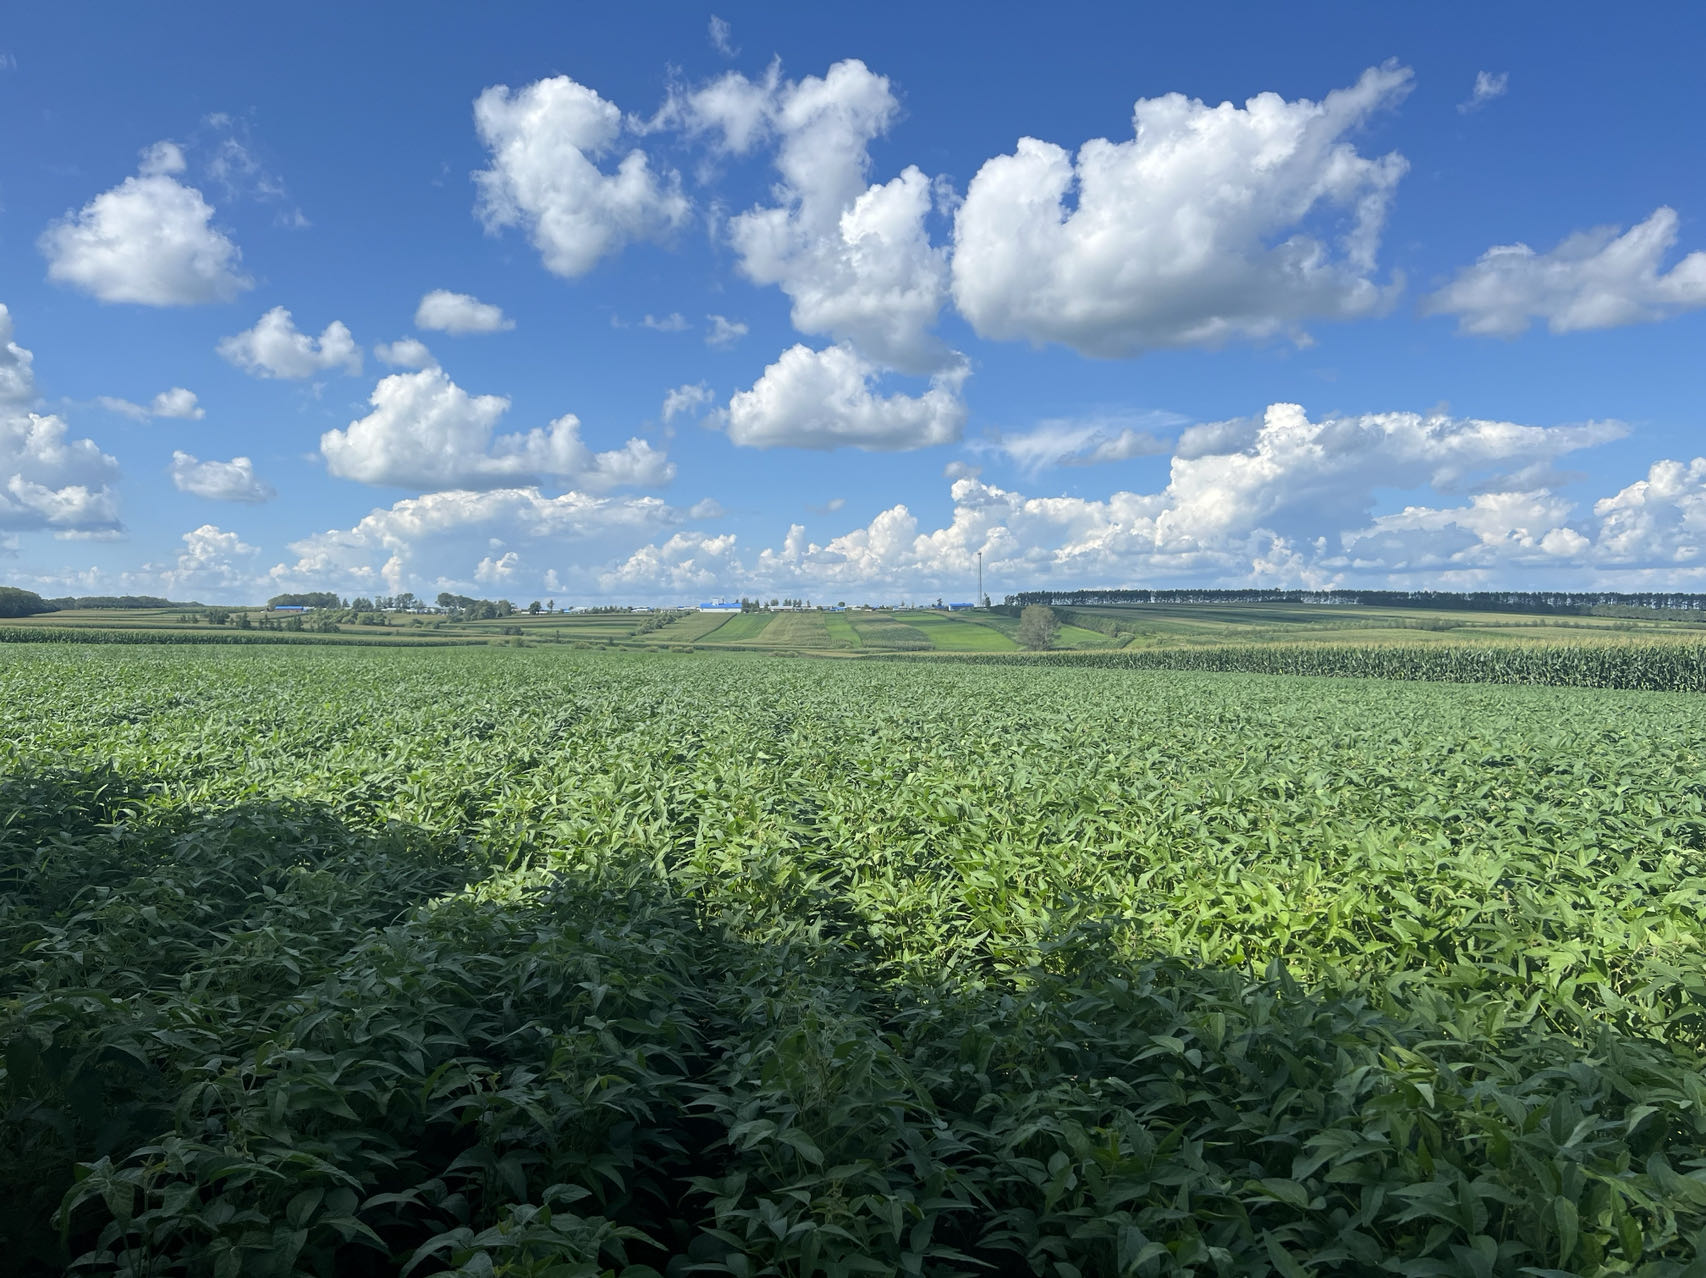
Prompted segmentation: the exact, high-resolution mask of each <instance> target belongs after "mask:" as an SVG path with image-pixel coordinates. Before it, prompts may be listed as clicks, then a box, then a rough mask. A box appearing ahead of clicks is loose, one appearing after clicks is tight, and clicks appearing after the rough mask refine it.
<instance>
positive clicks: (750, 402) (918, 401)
mask: <svg viewBox="0 0 1706 1278" xmlns="http://www.w3.org/2000/svg"><path fill="white" fill-rule="evenodd" d="M878 371H879V370H878V369H877V368H876V367H875V366H874V365H872V364H871V362H870V361H869V360H866V359H864V358H862V357H861V356H860V355H859V353H858V352H857V351H855V350H854V349H853V348H852V347H851V346H847V345H837V346H830V347H827V348H825V349H824V350H821V351H814V350H812V349H811V348H810V347H807V346H799V345H796V346H791V347H789V348H788V349H787V350H785V351H783V352H782V354H781V356H780V357H779V358H778V359H777V360H776V362H775V363H774V364H771V365H770V366H769V367H768V368H766V369H765V370H764V375H763V376H762V377H760V378H759V379H758V381H757V382H756V383H755V384H754V385H753V387H752V389H751V390H744V391H737V392H735V394H734V395H733V396H732V397H731V398H730V400H729V405H728V408H727V410H726V411H725V414H724V417H725V423H724V424H725V426H726V429H727V430H728V435H729V439H730V440H732V441H733V442H734V443H736V444H741V445H743V446H745V447H749V448H776V447H792V448H822V449H827V448H840V447H843V446H851V447H855V448H863V449H868V450H872V451H880V452H898V451H902V450H906V449H913V448H927V447H929V446H931V445H932V444H948V443H952V442H953V441H954V440H956V439H958V438H959V437H960V432H961V430H962V429H964V426H965V420H966V409H965V403H964V401H963V400H962V399H961V398H960V393H959V392H960V387H961V385H962V384H963V382H964V380H965V375H966V369H965V366H964V365H959V366H957V367H955V368H953V369H950V370H948V371H947V372H944V373H939V374H937V375H936V376H935V377H933V378H932V379H931V382H930V389H929V390H927V391H925V392H924V394H922V395H905V394H899V393H897V394H893V395H880V394H878V393H877V392H876V390H875V389H873V387H874V384H875V381H876V378H877V375H878Z"/></svg>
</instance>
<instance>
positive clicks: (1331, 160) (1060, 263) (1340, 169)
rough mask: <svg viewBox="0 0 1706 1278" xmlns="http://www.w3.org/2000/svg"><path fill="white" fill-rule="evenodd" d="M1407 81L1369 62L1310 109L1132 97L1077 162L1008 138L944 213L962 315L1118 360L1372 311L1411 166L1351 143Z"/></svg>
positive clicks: (977, 324) (1382, 302)
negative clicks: (1391, 215)
mask: <svg viewBox="0 0 1706 1278" xmlns="http://www.w3.org/2000/svg"><path fill="white" fill-rule="evenodd" d="M1410 78H1411V77H1410V73H1409V71H1407V70H1405V69H1403V68H1400V67H1397V66H1391V65H1388V66H1383V67H1377V68H1371V69H1369V70H1368V71H1366V72H1364V73H1363V75H1362V77H1361V78H1360V79H1359V80H1358V81H1357V83H1356V84H1354V85H1352V86H1351V87H1350V88H1348V89H1339V90H1336V91H1334V92H1332V93H1329V94H1328V95H1327V96H1326V97H1325V98H1324V99H1323V100H1321V101H1320V102H1311V101H1308V100H1303V99H1300V100H1298V101H1295V102H1288V101H1286V100H1284V99H1283V98H1281V97H1280V96H1279V95H1278V94H1274V93H1264V94H1260V95H1259V96H1257V97H1254V98H1251V99H1250V100H1249V101H1248V102H1246V103H1245V104H1244V105H1243V106H1242V107H1238V106H1234V105H1233V104H1232V103H1230V102H1223V103H1221V104H1220V105H1219V106H1214V107H1211V106H1208V105H1206V104H1204V103H1202V102H1200V101H1197V100H1194V99H1190V98H1186V97H1185V96H1184V95H1182V94H1178V93H1172V94H1168V95H1166V96H1164V97H1159V98H1144V99H1140V100H1139V101H1138V102H1137V104H1136V106H1135V107H1134V109H1133V127H1134V133H1133V136H1132V138H1131V139H1130V140H1129V141H1123V142H1111V141H1109V140H1107V139H1106V138H1095V139H1092V140H1091V141H1089V142H1086V143H1085V144H1084V145H1083V146H1082V147H1080V148H1079V150H1078V154H1077V155H1076V156H1073V155H1072V154H1070V153H1069V152H1067V151H1066V150H1065V149H1063V148H1062V147H1059V146H1056V145H1055V144H1053V143H1051V142H1043V141H1039V140H1038V139H1036V138H1023V139H1021V140H1020V142H1019V144H1018V147H1017V148H1016V149H1015V151H1014V152H1013V153H1012V154H1010V155H1003V156H997V157H996V158H994V159H991V160H989V161H988V162H986V163H985V164H984V165H983V167H982V168H981V169H980V170H979V171H978V173H977V175H976V176H975V177H974V178H973V179H972V181H971V184H970V186H969V187H968V189H967V191H966V196H965V200H964V202H963V203H962V204H961V206H960V209H959V213H958V216H957V218H956V220H955V227H954V255H953V289H954V299H955V301H956V302H957V304H958V306H959V309H960V312H961V313H962V314H963V315H964V316H965V317H966V318H967V319H968V320H970V321H971V324H972V327H973V328H975V329H976V330H977V332H978V333H979V334H980V335H981V336H984V337H989V338H1008V339H1024V340H1027V341H1030V342H1033V343H1047V342H1058V343H1061V344H1063V345H1066V346H1069V347H1071V348H1073V349H1074V350H1077V351H1079V352H1080V353H1082V354H1086V355H1093V356H1101V357H1109V358H1114V357H1120V356H1129V355H1136V354H1139V353H1141V352H1143V351H1145V350H1149V349H1154V348H1157V347H1180V346H1212V345H1216V344H1219V343H1221V342H1224V341H1227V340H1229V339H1232V338H1264V337H1270V336H1273V335H1276V334H1291V335H1293V336H1298V337H1300V336H1301V335H1302V332H1303V329H1302V325H1303V324H1304V322H1305V321H1307V320H1309V319H1312V318H1321V319H1349V318H1355V317H1359V316H1366V315H1371V314H1375V313H1377V312H1379V311H1381V310H1383V309H1385V308H1386V307H1387V306H1389V305H1390V304H1391V302H1392V300H1393V298H1394V297H1395V295H1396V288H1397V285H1392V286H1386V285H1382V284H1381V283H1379V282H1378V281H1377V280H1376V279H1375V271H1376V261H1375V258H1376V252H1377V249H1378V247H1379V239H1380V232H1381V229H1382V226H1383V224H1384V221H1385V217H1386V210H1387V206H1388V204H1389V203H1390V201H1391V199H1392V194H1393V192H1394V190H1395V189H1396V187H1397V184H1398V181H1399V179H1400V178H1401V177H1402V176H1403V174H1404V171H1405V169H1406V167H1407V166H1406V164H1405V161H1404V160H1403V158H1402V157H1401V156H1399V155H1398V154H1396V153H1392V154H1389V155H1385V156H1381V157H1379V158H1373V159H1371V158H1367V157H1365V156H1363V155H1361V154H1360V153H1359V152H1358V151H1357V149H1356V147H1355V145H1354V144H1353V143H1352V142H1351V141H1350V140H1349V138H1350V136H1351V135H1352V134H1353V133H1354V132H1355V131H1356V130H1358V129H1359V128H1361V127H1362V126H1364V125H1365V124H1366V123H1367V122H1368V120H1369V119H1370V118H1371V117H1372V116H1373V115H1374V114H1375V112H1377V111H1378V110H1380V109H1381V108H1384V107H1388V106H1391V105H1393V104H1394V103H1396V102H1397V101H1399V100H1400V99H1401V98H1402V97H1403V96H1404V95H1405V94H1406V93H1407V92H1408V91H1409V88H1410Z"/></svg>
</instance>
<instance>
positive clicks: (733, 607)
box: [699, 599, 740, 612]
mask: <svg viewBox="0 0 1706 1278" xmlns="http://www.w3.org/2000/svg"><path fill="white" fill-rule="evenodd" d="M699 611H700V612H739V611H740V605H739V604H738V603H725V602H724V601H723V600H721V599H719V600H717V602H716V603H702V604H700V605H699Z"/></svg>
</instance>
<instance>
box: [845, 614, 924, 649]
mask: <svg viewBox="0 0 1706 1278" xmlns="http://www.w3.org/2000/svg"><path fill="white" fill-rule="evenodd" d="M852 622H853V630H854V632H855V633H856V634H857V635H858V636H859V643H860V646H861V647H864V648H870V649H878V650H882V651H888V652H929V651H933V650H934V649H935V645H934V644H932V643H931V642H930V637H929V636H928V635H926V634H925V633H924V631H922V630H920V629H919V628H918V627H917V626H909V625H907V624H906V623H905V622H902V621H897V620H895V619H894V618H893V617H892V616H889V615H887V614H869V613H867V614H861V615H859V616H856V617H854V618H852Z"/></svg>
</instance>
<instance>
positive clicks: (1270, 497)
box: [606, 404, 1706, 598]
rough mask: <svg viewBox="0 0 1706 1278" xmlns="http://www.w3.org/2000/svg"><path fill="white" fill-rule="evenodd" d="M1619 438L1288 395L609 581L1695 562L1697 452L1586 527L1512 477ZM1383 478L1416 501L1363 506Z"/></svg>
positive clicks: (672, 547) (703, 584) (1233, 578)
mask: <svg viewBox="0 0 1706 1278" xmlns="http://www.w3.org/2000/svg"><path fill="white" fill-rule="evenodd" d="M1621 433H1622V432H1621V428H1620V427H1617V426H1616V425H1614V424H1588V425H1585V426H1558V427H1538V426H1525V425H1519V424H1516V423H1510V422H1497V421H1489V420H1483V419H1477V418H1460V417H1450V416H1446V415H1444V414H1433V415H1424V414H1418V413H1369V414H1361V415H1356V416H1346V417H1328V418H1323V419H1320V420H1315V421H1312V420H1310V418H1309V417H1308V415H1307V414H1306V413H1305V412H1304V411H1303V410H1302V409H1301V408H1300V407H1298V406H1296V405H1292V404H1275V405H1272V406H1270V407H1269V408H1268V409H1267V410H1266V412H1264V413H1263V414H1262V415H1261V416H1260V417H1259V418H1256V419H1254V420H1253V421H1250V422H1246V423H1244V424H1243V427H1242V429H1241V430H1239V431H1226V430H1220V431H1205V432H1204V433H1203V434H1202V435H1200V436H1199V438H1198V441H1197V442H1198V448H1197V450H1196V451H1195V452H1194V454H1193V455H1192V456H1189V457H1186V456H1182V455H1175V457H1174V459H1173V462H1172V464H1171V469H1170V474H1169V479H1168V482H1167V483H1166V484H1165V485H1164V486H1163V487H1161V488H1160V489H1158V490H1156V491H1152V492H1129V491H1122V492H1116V493H1113V494H1110V495H1109V496H1107V497H1105V498H1100V499H1097V498H1081V497H1071V496H1046V495H1045V496H1029V495H1025V494H1023V493H1018V492H1013V491H1011V490H1008V489H1003V488H1000V487H998V486H996V485H994V484H990V483H987V482H984V481H981V480H979V479H978V478H977V477H976V476H975V475H973V474H970V473H968V468H965V467H963V466H956V467H955V468H954V471H955V473H956V475H957V476H958V477H957V478H956V479H955V480H954V483H953V486H952V490H951V491H952V496H953V502H954V509H953V514H952V517H951V519H950V520H949V521H948V522H947V523H946V524H944V525H943V526H941V527H936V528H930V527H928V526H927V525H925V524H923V523H922V522H921V521H920V519H919V518H918V516H917V515H916V514H915V513H914V512H913V511H912V510H911V509H909V508H908V507H907V506H905V505H893V506H890V507H889V508H888V509H886V510H884V511H882V512H880V513H879V514H878V515H877V516H876V517H875V518H873V519H872V520H871V521H870V522H869V523H867V524H865V525H864V526H861V527H855V528H853V529H850V530H848V531H845V532H842V533H840V534H837V535H832V536H830V537H828V538H827V539H817V538H814V537H812V536H811V535H809V534H808V532H807V530H806V528H805V527H804V526H803V525H798V524H796V525H793V526H792V527H790V528H789V530H788V532H787V534H786V536H784V537H783V538H782V540H781V542H780V544H778V545H774V546H770V547H766V548H763V549H760V550H758V551H757V552H756V553H751V552H746V551H743V550H742V549H741V548H739V547H738V546H737V545H736V544H735V543H734V542H733V541H732V540H727V541H725V540H723V539H710V538H706V537H703V536H701V535H697V534H692V533H687V532H683V533H679V534H677V535H675V536H673V537H671V538H669V539H667V540H665V541H662V542H654V543H651V544H648V545H646V546H641V547H639V548H637V549H636V550H635V551H634V552H633V553H632V554H631V555H630V556H629V558H628V559H627V560H626V561H624V563H623V564H622V565H621V566H619V567H617V568H614V569H611V570H609V571H608V572H607V573H606V577H607V582H608V584H609V586H610V588H612V589H615V588H618V587H629V588H638V587H639V586H640V585H641V584H642V583H643V582H644V581H645V580H647V574H658V579H659V580H661V581H663V582H666V583H669V584H671V585H675V586H679V588H682V589H685V588H688V587H694V588H705V589H711V588H715V589H718V590H721V591H723V592H724V593H730V594H733V593H741V592H753V591H757V592H769V591H778V590H786V591H788V592H789V593H800V594H804V595H807V596H808V597H810V596H817V597H821V596H822V595H824V594H827V593H828V592H830V591H834V592H836V593H837V594H838V595H839V594H844V593H847V592H851V591H855V590H860V591H865V592H869V594H870V595H874V596H875V597H878V598H881V597H888V598H894V597H896V596H897V595H905V594H908V593H911V594H914V595H916V594H921V593H925V592H928V593H932V594H934V593H940V592H945V591H963V590H964V589H966V587H967V583H968V582H969V581H970V580H971V575H972V574H973V573H975V571H976V563H977V554H978V552H980V551H981V552H982V553H983V555H984V561H985V572H986V579H987V581H988V583H990V584H991V585H993V586H994V589H993V590H992V593H1001V592H1003V591H1006V590H1013V589H1020V588H1030V587H1035V586H1040V585H1047V584H1059V583H1060V582H1062V581H1072V582H1081V583H1083V582H1107V583H1110V584H1113V583H1137V584H1143V583H1156V584H1163V583H1167V582H1186V583H1190V584H1201V585H1208V584H1221V585H1248V584H1255V583H1265V584H1269V585H1272V584H1275V583H1276V582H1278V583H1283V584H1287V585H1294V586H1328V585H1333V584H1342V583H1345V582H1349V581H1363V582H1371V581H1372V582H1383V583H1389V582H1394V581H1400V582H1401V581H1404V580H1406V578H1408V580H1409V581H1411V582H1413V583H1420V584H1436V585H1437V584H1439V583H1440V582H1441V581H1458V582H1461V583H1463V584H1466V585H1467V584H1473V583H1476V582H1487V581H1494V582H1498V581H1506V582H1508V581H1511V580H1513V578H1514V579H1518V580H1527V579H1529V578H1528V577H1527V574H1529V573H1531V572H1542V571H1557V572H1563V573H1579V572H1580V571H1581V569H1582V568H1583V567H1584V566H1592V565H1595V564H1600V563H1609V562H1610V559H1609V558H1608V555H1609V547H1610V544H1611V543H1610V542H1609V541H1608V540H1607V538H1608V537H1609V535H1610V534H1611V533H1612V532H1614V531H1615V529H1616V526H1617V519H1622V520H1624V522H1625V524H1626V525H1627V528H1628V529H1629V530H1634V529H1635V528H1636V525H1637V524H1638V525H1639V527H1640V528H1641V529H1643V530H1645V529H1649V528H1650V529H1654V530H1656V531H1651V532H1648V531H1642V532H1640V533H1639V535H1638V536H1637V535H1634V533H1633V532H1632V531H1631V532H1630V534H1629V535H1627V536H1625V541H1626V542H1629V541H1638V542H1640V543H1641V544H1642V545H1643V546H1645V547H1647V549H1645V550H1643V552H1642V554H1644V555H1645V556H1646V558H1645V559H1644V560H1643V562H1649V561H1650V560H1651V559H1652V556H1653V554H1654V552H1653V550H1652V549H1651V548H1652V547H1653V546H1659V547H1662V548H1663V552H1662V553H1665V554H1669V555H1671V556H1673V558H1674V560H1675V562H1693V561H1692V560H1691V559H1687V558H1686V556H1687V555H1691V554H1693V553H1697V551H1689V550H1688V549H1687V548H1688V547H1689V546H1690V545H1694V546H1698V545H1699V543H1700V536H1699V532H1700V524H1699V522H1698V521H1699V520H1700V519H1702V518H1706V508H1702V506H1701V505H1700V504H1699V503H1700V502H1701V501H1702V499H1703V494H1706V461H1701V462H1698V463H1696V464H1695V466H1694V468H1693V469H1690V468H1687V467H1681V466H1680V465H1679V464H1676V463H1666V464H1665V465H1664V466H1663V467H1659V468H1655V470H1654V472H1653V475H1652V476H1651V477H1650V479H1649V480H1648V481H1644V486H1643V485H1634V486H1632V487H1631V488H1630V489H1629V490H1626V491H1625V492H1624V493H1622V494H1619V496H1618V497H1617V498H1615V499H1611V501H1610V502H1609V503H1608V502H1602V503H1600V507H1599V510H1598V516H1599V519H1598V523H1597V524H1596V521H1595V519H1594V518H1590V517H1587V516H1585V515H1584V514H1583V513H1582V512H1579V511H1576V510H1574V508H1573V506H1572V504H1571V502H1569V501H1568V500H1566V499H1564V498H1562V497H1560V496H1558V495H1557V494H1555V493H1552V492H1550V491H1547V490H1546V489H1545V488H1544V487H1529V488H1523V487H1521V486H1520V485H1521V483H1522V482H1524V481H1523V480H1522V478H1521V477H1522V476H1523V475H1524V474H1525V473H1527V472H1530V471H1532V470H1533V469H1534V468H1536V467H1537V466H1540V465H1543V464H1544V463H1546V462H1548V461H1550V460H1552V459H1555V458H1557V457H1559V456H1562V455H1565V454H1568V453H1572V452H1575V451H1577V450H1581V449H1586V448H1592V447H1595V446H1597V445H1600V444H1603V443H1606V442H1608V441H1610V440H1613V439H1616V438H1618V437H1619V435H1620V434H1621ZM1215 436H1218V440H1217V441H1216V440H1215V439H1214V437H1215ZM1471 485H1474V486H1475V487H1476V489H1477V490H1476V491H1471ZM1391 490H1399V491H1408V492H1416V491H1419V492H1420V493H1422V494H1425V496H1424V499H1423V500H1421V501H1416V502H1413V503H1411V504H1410V505H1408V506H1407V507H1405V508H1404V509H1402V510H1401V511H1398V512H1396V513H1392V514H1385V515H1376V514H1375V513H1374V512H1375V510H1376V508H1377V503H1378V499H1379V498H1380V496H1381V495H1382V494H1383V493H1384V492H1387V491H1391ZM1465 494H1467V495H1465ZM1625 510H1628V511H1639V512H1641V513H1640V514H1639V516H1638V517H1637V516H1636V515H1634V514H1627V515H1625V514H1621V513H1619V512H1623V511H1625ZM1614 516H1615V517H1614ZM1690 520H1694V521H1695V523H1694V524H1693V525H1692V530H1691V525H1690V523H1689V521H1690ZM1600 525H1603V529H1604V532H1603V534H1602V529H1601V526H1600ZM731 536H732V535H731ZM1690 536H1692V538H1693V540H1692V542H1691V541H1690V540H1689V538H1690ZM1630 553H1632V552H1630Z"/></svg>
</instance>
